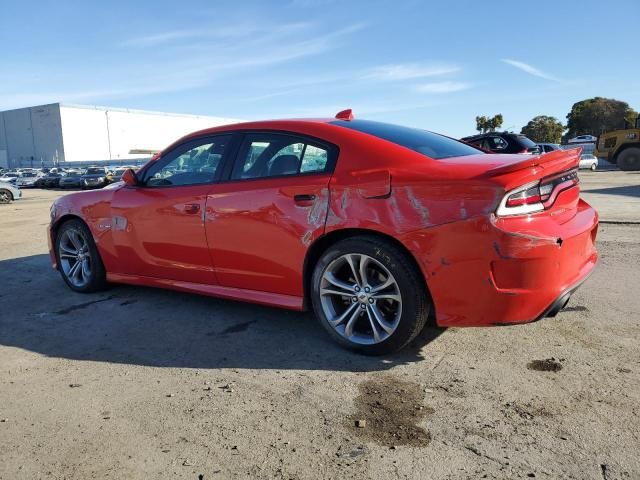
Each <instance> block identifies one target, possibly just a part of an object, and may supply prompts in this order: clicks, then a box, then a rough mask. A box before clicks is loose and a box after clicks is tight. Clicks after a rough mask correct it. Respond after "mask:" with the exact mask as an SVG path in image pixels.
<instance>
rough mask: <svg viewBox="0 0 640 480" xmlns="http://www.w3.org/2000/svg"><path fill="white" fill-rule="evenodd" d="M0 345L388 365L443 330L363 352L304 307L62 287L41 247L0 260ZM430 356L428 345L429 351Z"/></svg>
mask: <svg viewBox="0 0 640 480" xmlns="http://www.w3.org/2000/svg"><path fill="white" fill-rule="evenodd" d="M0 278H4V279H5V280H6V279H10V280H9V281H6V283H5V284H4V285H2V287H1V288H0V304H1V305H2V309H1V312H2V313H1V314H0V345H4V346H10V347H17V348H21V349H25V350H29V351H32V352H37V353H40V354H42V355H46V356H49V357H57V358H66V359H72V360H90V361H97V362H110V363H121V364H131V365H144V366H154V367H178V368H243V369H244V368H246V369H276V370H279V369H302V370H335V371H375V370H387V369H389V368H392V367H394V366H397V365H402V364H407V363H412V362H417V361H421V360H423V359H425V357H424V352H425V349H424V348H423V347H424V346H425V345H426V344H428V343H429V342H431V341H433V340H434V339H435V338H437V337H438V336H439V335H440V334H441V333H442V332H443V331H444V329H439V328H426V329H425V330H424V331H423V332H422V334H421V335H420V336H419V337H418V338H417V339H416V340H414V342H412V344H411V345H409V346H408V347H407V348H405V349H404V350H403V351H401V352H399V353H397V354H393V355H388V356H382V357H367V356H363V355H359V354H355V353H352V352H349V351H347V350H344V349H342V348H340V347H339V346H337V345H336V344H335V343H334V342H333V341H332V340H331V338H330V337H329V335H328V334H327V333H326V332H325V331H324V329H323V328H322V326H321V325H320V324H319V323H318V322H317V321H316V320H315V319H314V318H313V315H312V314H310V313H300V312H292V311H287V310H281V309H276V308H269V307H262V306H256V305H250V304H246V303H242V302H233V301H227V300H221V299H216V298H211V297H204V296H199V295H193V294H186V293H180V292H173V291H167V290H160V289H152V288H142V287H133V286H124V285H123V286H113V287H112V288H111V289H109V290H107V291H105V292H101V293H95V294H79V293H74V292H72V291H71V290H69V289H68V287H67V286H66V285H65V284H64V282H63V281H62V279H61V278H60V276H59V274H58V272H56V271H54V270H53V269H51V267H50V264H49V258H48V256H47V255H34V256H30V257H23V258H16V259H10V260H3V261H0ZM427 355H428V353H427Z"/></svg>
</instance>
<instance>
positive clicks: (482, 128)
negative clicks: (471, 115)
mask: <svg viewBox="0 0 640 480" xmlns="http://www.w3.org/2000/svg"><path fill="white" fill-rule="evenodd" d="M503 121H504V119H503V118H502V114H501V113H498V114H497V115H494V116H493V117H490V118H489V117H485V116H484V115H482V116H479V117H476V130H477V131H479V132H480V133H487V132H495V131H496V129H498V128H500V127H501V126H502V123H503Z"/></svg>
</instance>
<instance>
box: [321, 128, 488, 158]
mask: <svg viewBox="0 0 640 480" xmlns="http://www.w3.org/2000/svg"><path fill="white" fill-rule="evenodd" d="M331 123H332V124H333V125H339V126H341V127H345V128H350V129H352V130H357V131H358V132H362V133H367V134H369V135H373V136H374V137H378V138H382V139H383V140H387V141H389V142H392V143H395V144H397V145H401V146H403V147H406V148H409V149H411V150H414V151H416V152H418V153H421V154H423V155H426V156H427V157H430V158H433V159H436V160H437V159H440V158H449V157H462V156H465V155H478V154H482V153H483V152H482V151H481V150H478V149H476V148H474V147H472V146H470V145H467V144H465V143H462V142H459V141H458V140H454V139H452V138H449V137H445V136H444V135H438V134H437V133H433V132H428V131H426V130H418V129H417V128H409V127H402V126H400V125H393V124H390V123H382V122H373V121H371V120H351V121H344V120H337V121H334V122H331Z"/></svg>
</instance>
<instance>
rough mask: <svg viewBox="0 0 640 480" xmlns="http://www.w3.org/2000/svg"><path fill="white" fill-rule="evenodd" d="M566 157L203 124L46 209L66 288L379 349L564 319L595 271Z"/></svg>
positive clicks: (423, 135) (360, 126)
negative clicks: (280, 325)
mask: <svg viewBox="0 0 640 480" xmlns="http://www.w3.org/2000/svg"><path fill="white" fill-rule="evenodd" d="M579 159H580V150H579V149H576V150H568V151H556V152H552V153H548V154H546V155H541V156H535V155H534V156H532V155H497V154H486V153H483V152H482V151H480V150H477V149H476V148H474V147H472V146H470V145H467V144H464V143H461V142H459V141H456V140H453V139H451V138H448V137H445V136H442V135H438V134H435V133H431V132H427V131H423V130H418V129H413V128H407V127H401V126H397V125H391V124H386V123H379V122H373V121H367V120H358V119H354V118H353V115H352V114H351V111H349V110H347V111H344V112H340V113H339V114H338V115H337V116H336V118H332V119H307V120H277V121H260V122H251V123H241V124H236V125H227V126H222V127H216V128H211V129H208V130H203V131H200V132H196V133H194V134H191V135H188V136H186V137H184V138H182V139H180V140H179V141H177V142H175V143H174V144H173V145H171V146H169V147H168V148H167V149H165V150H164V151H162V152H161V153H160V154H158V155H156V156H155V157H154V158H153V159H152V160H151V161H150V162H149V163H147V164H146V165H145V166H144V167H143V168H142V169H141V170H140V171H138V172H137V173H134V172H133V171H131V170H129V171H127V172H125V174H124V175H123V181H122V182H119V183H115V184H112V185H110V186H108V187H106V188H104V189H102V190H97V191H91V192H77V193H72V194H70V195H66V196H64V197H62V198H60V199H58V200H56V201H55V202H54V204H53V205H52V207H51V225H50V228H49V235H48V236H49V244H50V254H51V260H52V262H53V266H54V268H57V269H58V270H59V271H60V273H61V275H62V278H63V279H64V281H65V282H66V283H67V285H68V286H69V287H70V288H71V289H72V290H74V291H77V292H92V291H96V290H99V289H101V288H103V287H105V285H106V284H107V282H115V283H128V284H134V285H145V286H155V287H165V288H171V289H175V290H181V291H187V292H195V293H200V294H205V295H213V296H217V297H224V298H232V299H239V300H246V301H249V302H255V303H260V304H265V305H275V306H280V307H284V308H290V309H294V310H303V309H306V308H313V310H314V312H315V314H316V316H317V317H318V319H319V320H320V322H321V323H322V325H323V326H324V327H325V328H326V330H327V331H328V332H329V334H330V335H331V336H332V337H333V338H334V339H335V340H336V341H338V342H339V343H340V344H342V345H343V346H346V347H348V348H352V349H354V350H358V351H360V352H364V353H369V354H382V353H388V352H391V351H394V350H398V349H400V348H402V347H403V346H405V345H406V344H407V343H408V342H410V341H411V340H412V339H413V338H414V337H415V336H416V335H417V334H418V333H419V332H420V331H421V329H422V328H423V327H424V325H425V324H426V323H427V321H428V320H430V319H432V320H434V321H435V322H436V324H437V325H440V326H483V325H506V324H516V323H525V322H531V321H533V320H538V319H540V318H543V317H545V316H553V315H555V314H556V313H557V312H558V311H559V310H561V309H562V308H563V307H564V306H565V305H566V303H567V301H568V300H569V296H570V295H571V293H572V292H573V291H574V290H575V289H576V288H577V287H578V286H579V285H580V284H581V283H582V282H583V281H584V280H585V278H586V277H587V276H588V275H589V274H590V273H591V271H592V270H593V269H594V266H595V264H596V262H597V258H598V255H597V253H596V251H595V248H594V242H595V238H596V232H597V228H598V215H597V213H596V212H595V210H594V209H593V208H591V207H590V206H589V205H588V204H587V203H586V202H585V201H584V200H582V199H581V198H580V188H579V184H578V176H577V167H578V162H579Z"/></svg>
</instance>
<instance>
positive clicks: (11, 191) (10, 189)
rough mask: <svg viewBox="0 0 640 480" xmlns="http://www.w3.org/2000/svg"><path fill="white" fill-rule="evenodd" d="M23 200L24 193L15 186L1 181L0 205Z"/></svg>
mask: <svg viewBox="0 0 640 480" xmlns="http://www.w3.org/2000/svg"><path fill="white" fill-rule="evenodd" d="M20 198H22V192H21V191H20V189H19V188H18V187H16V186H15V185H13V184H11V183H8V182H1V181H0V203H11V202H12V201H13V200H19V199H20Z"/></svg>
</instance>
